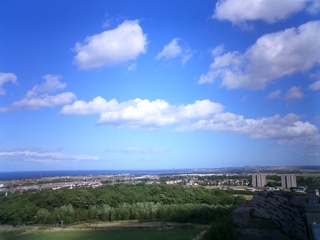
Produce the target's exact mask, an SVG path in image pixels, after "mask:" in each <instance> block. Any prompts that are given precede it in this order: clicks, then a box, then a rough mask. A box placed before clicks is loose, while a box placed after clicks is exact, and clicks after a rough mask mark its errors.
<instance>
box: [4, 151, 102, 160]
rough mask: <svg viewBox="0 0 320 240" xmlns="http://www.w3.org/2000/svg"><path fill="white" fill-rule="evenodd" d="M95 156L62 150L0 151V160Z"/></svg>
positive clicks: (92, 157)
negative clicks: (68, 152)
mask: <svg viewBox="0 0 320 240" xmlns="http://www.w3.org/2000/svg"><path fill="white" fill-rule="evenodd" d="M99 159H100V158H99V157H97V156H89V155H72V154H67V153H62V152H48V151H35V150H14V151H0V160H22V161H34V162H46V163H49V162H51V161H68V160H73V161H80V160H99Z"/></svg>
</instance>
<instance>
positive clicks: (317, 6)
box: [307, 0, 320, 15]
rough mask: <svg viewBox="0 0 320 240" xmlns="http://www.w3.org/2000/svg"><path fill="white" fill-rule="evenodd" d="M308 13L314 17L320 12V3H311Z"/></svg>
mask: <svg viewBox="0 0 320 240" xmlns="http://www.w3.org/2000/svg"><path fill="white" fill-rule="evenodd" d="M307 12H308V13H309V14H312V15H315V14H317V13H318V12H320V1H317V0H315V1H311V4H310V5H309V6H308V7H307Z"/></svg>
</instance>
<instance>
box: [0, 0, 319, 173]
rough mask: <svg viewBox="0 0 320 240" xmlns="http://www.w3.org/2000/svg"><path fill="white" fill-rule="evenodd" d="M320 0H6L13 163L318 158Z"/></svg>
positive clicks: (2, 139)
mask: <svg viewBox="0 0 320 240" xmlns="http://www.w3.org/2000/svg"><path fill="white" fill-rule="evenodd" d="M319 17H320V2H319V1H306V0H282V1H278V0H262V1H256V0H247V1H238V0H221V1H213V0H211V1H207V0H203V1H196V0H187V1H186V0H183V1H182V0H175V1H171V0H170V1H168V0H161V1H158V0H132V1H124V0H120V1H119V0H111V1H99V0H95V1H91V0H90V1H89V0H88V1H86V0H81V1H80V0H74V1H62V0H54V1H53V0H52V1H46V0H45V1H40V0H32V1H31V0H25V1H16V0H4V1H1V7H0V22H1V25H0V123H1V124H0V166H1V167H0V171H22V170H60V169H66V170H72V169H79V170H82V169H106V170H108V169H172V168H216V167H229V166H246V165H254V166H266V165H269V166H271V165H272V166H280V165H319V162H320V133H319V129H320V111H319V110H320V107H319V102H320V41H319V39H320V18H319Z"/></svg>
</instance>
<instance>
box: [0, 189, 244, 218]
mask: <svg viewBox="0 0 320 240" xmlns="http://www.w3.org/2000/svg"><path fill="white" fill-rule="evenodd" d="M243 201H244V198H242V197H234V196H233V195H232V194H228V193H226V192H224V191H221V190H208V189H205V188H203V187H197V188H193V187H184V186H179V185H165V184H160V185H156V184H154V185H145V184H140V185H122V184H120V185H104V186H102V187H98V188H96V189H93V188H76V189H59V190H55V191H53V190H41V191H37V192H24V193H21V194H20V193H14V194H8V196H4V195H2V196H1V197H0V223H2V224H44V223H46V224H49V223H50V224H56V223H61V222H62V221H63V223H64V224H70V223H73V222H78V221H87V222H89V223H90V222H92V221H94V220H99V221H115V220H141V221H144V220H153V221H155V220H164V221H175V222H197V223H209V222H216V221H218V220H219V219H221V218H223V216H226V215H228V214H230V212H231V211H232V209H233V208H234V207H235V206H236V205H239V204H241V203H242V202H243Z"/></svg>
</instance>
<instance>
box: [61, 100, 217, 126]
mask: <svg viewBox="0 0 320 240" xmlns="http://www.w3.org/2000/svg"><path fill="white" fill-rule="evenodd" d="M222 110H223V106H222V105H221V104H219V103H214V102H211V101H209V100H202V101H196V102H195V103H194V104H189V105H179V106H173V105H170V104H169V103H167V102H166V101H164V100H159V99H158V100H155V101H149V100H147V99H145V100H142V99H139V98H137V99H134V100H129V101H127V102H122V103H118V102H117V100H115V99H112V100H110V101H106V100H105V99H103V98H101V97H97V98H95V99H93V100H92V101H90V102H84V101H80V100H79V101H76V102H74V103H73V104H71V105H66V106H64V107H63V108H62V110H61V112H60V113H61V114H63V115H67V114H80V115H84V114H96V113H99V114H100V118H99V120H98V124H111V125H115V126H118V127H130V128H147V129H150V130H152V129H155V128H158V127H162V126H167V125H170V124H176V123H179V122H181V121H186V120H188V119H189V120H190V119H194V118H195V119H197V118H208V117H209V116H210V115H211V114H213V113H215V112H220V111H222Z"/></svg>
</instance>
